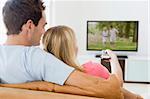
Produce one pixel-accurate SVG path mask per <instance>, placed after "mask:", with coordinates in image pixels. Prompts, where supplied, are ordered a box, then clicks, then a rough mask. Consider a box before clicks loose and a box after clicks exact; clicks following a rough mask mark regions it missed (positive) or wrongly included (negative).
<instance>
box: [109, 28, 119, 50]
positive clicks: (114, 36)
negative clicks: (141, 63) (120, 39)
mask: <svg viewBox="0 0 150 99" xmlns="http://www.w3.org/2000/svg"><path fill="white" fill-rule="evenodd" d="M118 33H119V31H118V30H117V29H116V28H114V27H113V26H112V25H111V26H110V30H109V34H110V44H111V45H112V46H113V47H114V46H115V43H116V39H117V34H118Z"/></svg>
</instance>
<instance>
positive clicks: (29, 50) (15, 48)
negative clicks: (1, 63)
mask: <svg viewBox="0 0 150 99" xmlns="http://www.w3.org/2000/svg"><path fill="white" fill-rule="evenodd" d="M0 50H1V51H5V52H8V51H11V52H13V51H15V52H25V53H37V52H38V53H45V51H43V50H42V48H40V47H39V46H22V45H21V46H20V45H0Z"/></svg>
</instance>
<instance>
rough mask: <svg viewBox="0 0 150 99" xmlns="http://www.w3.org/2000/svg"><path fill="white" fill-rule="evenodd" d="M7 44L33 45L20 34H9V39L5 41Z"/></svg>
mask: <svg viewBox="0 0 150 99" xmlns="http://www.w3.org/2000/svg"><path fill="white" fill-rule="evenodd" d="M4 44H5V45H23V46H31V44H30V43H29V42H27V41H26V40H25V39H24V38H22V37H20V36H18V35H9V36H7V40H6V42H5V43H4Z"/></svg>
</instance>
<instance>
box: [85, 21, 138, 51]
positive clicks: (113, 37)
mask: <svg viewBox="0 0 150 99" xmlns="http://www.w3.org/2000/svg"><path fill="white" fill-rule="evenodd" d="M137 48H138V21H87V50H94V51H96V50H97V51H99V50H105V49H111V50H114V51H137Z"/></svg>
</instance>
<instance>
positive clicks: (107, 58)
mask: <svg viewBox="0 0 150 99" xmlns="http://www.w3.org/2000/svg"><path fill="white" fill-rule="evenodd" d="M101 59H104V60H109V59H111V58H110V56H109V55H108V54H107V51H106V50H102V55H101Z"/></svg>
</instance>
